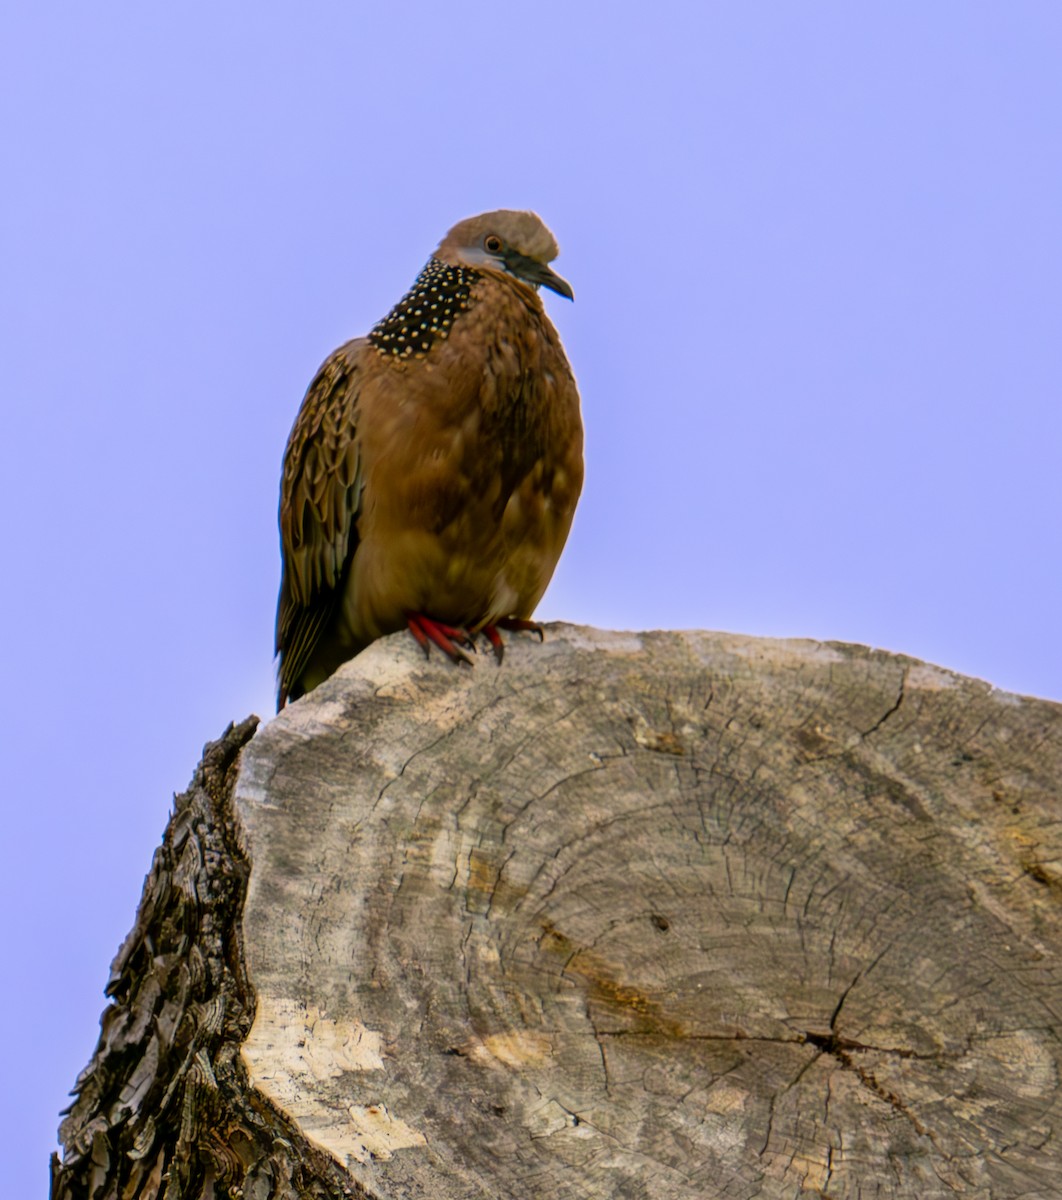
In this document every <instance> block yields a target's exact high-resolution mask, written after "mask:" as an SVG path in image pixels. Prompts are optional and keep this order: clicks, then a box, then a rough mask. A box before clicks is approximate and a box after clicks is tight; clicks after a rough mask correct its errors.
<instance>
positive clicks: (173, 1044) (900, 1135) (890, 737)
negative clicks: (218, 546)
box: [54, 627, 1062, 1200]
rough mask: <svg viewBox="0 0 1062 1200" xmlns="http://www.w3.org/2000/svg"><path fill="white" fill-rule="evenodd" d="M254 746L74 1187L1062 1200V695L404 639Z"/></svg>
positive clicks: (220, 775) (206, 778) (201, 842)
mask: <svg viewBox="0 0 1062 1200" xmlns="http://www.w3.org/2000/svg"><path fill="white" fill-rule="evenodd" d="M250 732H251V727H250V724H249V723H248V724H245V726H243V727H241V728H240V729H239V730H235V731H232V732H230V734H229V735H227V737H226V738H225V739H223V740H222V742H220V743H217V744H215V745H214V746H213V747H211V748H209V749H208V753H207V756H206V758H205V759H204V765H203V767H201V768H200V771H199V773H198V775H197V777H196V780H195V781H194V782H193V787H192V788H191V790H190V791H189V792H188V793H187V794H186V795H185V796H184V797H182V798H181V799H180V800H179V802H178V808H177V811H176V813H175V816H174V819H173V822H172V823H171V827H170V829H169V831H168V832H167V835H166V843H165V844H164V846H163V848H162V850H161V851H160V852H159V856H158V857H157V859H156V863H155V864H154V866H153V868H152V874H151V876H150V877H149V879H148V883H147V887H146V890H145V899H144V902H143V904H142V906H141V911H140V914H139V916H138V919H137V925H136V928H135V929H134V931H133V934H132V935H131V936H130V939H129V940H128V941H127V943H126V946H125V947H123V950H122V952H121V953H120V955H119V958H118V960H117V962H116V964H115V974H114V979H113V980H112V985H111V988H110V992H111V994H112V996H113V997H114V1001H115V1003H114V1006H113V1007H112V1008H111V1009H109V1010H108V1012H107V1013H106V1014H105V1016H104V1021H103V1036H102V1038H101V1044H100V1049H99V1050H98V1052H97V1054H96V1057H95V1058H94V1060H93V1062H92V1064H90V1067H89V1068H88V1069H87V1071H86V1072H85V1073H84V1075H83V1076H82V1078H81V1080H80V1081H79V1087H80V1089H81V1090H80V1097H79V1099H78V1100H77V1102H76V1104H75V1106H74V1108H73V1111H72V1112H71V1114H70V1116H69V1117H68V1118H67V1120H66V1121H65V1122H64V1125H63V1130H62V1139H63V1144H64V1148H65V1153H64V1161H63V1165H62V1166H61V1167H60V1166H58V1165H57V1166H56V1167H55V1176H54V1178H55V1194H56V1195H57V1196H59V1197H64V1198H65V1197H71V1198H73V1197H87V1196H96V1195H99V1196H108V1197H109V1196H115V1197H118V1196H121V1197H123V1200H131V1198H132V1197H140V1196H149V1197H153V1196H155V1195H160V1196H161V1195H166V1196H170V1197H174V1196H196V1197H199V1196H203V1197H208V1196H219V1197H220V1196H229V1195H234V1194H235V1188H236V1187H237V1186H238V1185H239V1186H242V1187H243V1194H244V1195H246V1196H259V1195H260V1196H278V1197H288V1196H295V1195H319V1196H333V1195H341V1194H343V1192H344V1189H345V1190H346V1191H347V1192H348V1194H349V1193H353V1194H355V1195H366V1196H370V1197H380V1198H381V1200H382V1198H383V1197H388V1198H392V1197H394V1198H397V1197H423V1198H431V1200H450V1198H457V1197H461V1198H469V1200H470V1198H472V1197H488V1196H489V1197H497V1196H502V1197H515V1198H520V1200H522V1198H524V1197H527V1198H532V1197H558V1198H561V1197H564V1198H566V1197H572V1198H575V1197H579V1198H587V1197H602V1198H604V1197H632V1198H633V1197H645V1198H653V1200H678V1198H680V1197H681V1198H687V1197H689V1198H692V1197H698V1198H700V1197H735V1198H749V1200H751V1198H753V1197H764V1198H773V1197H778V1198H782V1197H796V1196H801V1195H812V1196H814V1195H818V1196H823V1197H834V1198H836V1200H840V1198H842V1197H881V1198H885V1197H889V1198H892V1197H895V1198H900V1197H903V1198H912V1200H913V1198H916V1197H917V1198H919V1200H934V1198H936V1197H945V1196H946V1197H953V1196H956V1195H961V1196H970V1197H984V1198H985V1200H1017V1198H1018V1197H1022V1198H1023V1200H1035V1198H1044V1200H1046V1198H1048V1197H1058V1196H1059V1195H1060V1194H1062V1185H1060V1183H1059V1179H1060V1178H1062V1145H1060V1139H1059V1134H1060V1132H1062V1089H1060V1086H1059V1082H1060V1080H1059V1076H1060V1069H1062V922H1060V917H1062V805H1060V803H1059V801H1060V797H1059V790H1060V783H1059V781H1060V779H1062V708H1060V707H1059V706H1058V705H1053V704H1049V703H1047V702H1044V701H1037V700H1029V699H1021V698H1018V697H1015V696H1011V695H1007V694H1004V693H1000V692H997V691H993V690H992V689H991V688H989V687H988V686H987V685H985V684H982V683H979V682H977V681H974V680H970V679H964V678H962V677H959V676H956V675H953V674H950V673H949V672H946V671H942V670H940V669H938V668H935V667H930V666H927V665H925V664H922V663H918V662H915V661H913V660H911V659H906V658H902V657H898V656H894V655H888V654H884V653H878V652H872V651H869V650H867V649H865V648H862V647H854V646H842V645H834V644H825V645H824V644H817V643H809V642H769V641H762V640H754V639H747V638H737V637H728V636H723V635H709V634H702V633H690V634H678V633H657V634H645V635H638V636H635V635H620V634H602V633H597V632H594V631H590V630H578V629H573V628H570V627H556V628H554V629H551V630H550V636H549V639H548V640H547V642H546V644H545V645H544V646H541V647H540V646H537V645H534V644H529V643H528V642H526V641H523V640H520V639H514V641H513V642H512V643H510V647H509V651H508V654H507V657H506V662H505V664H504V666H503V667H502V668H501V669H498V668H496V667H495V666H494V664H493V662H492V661H491V660H490V659H487V658H484V659H483V660H482V661H481V662H480V663H479V664H478V666H477V667H476V669H475V670H472V671H468V670H457V669H455V668H452V667H450V666H449V665H448V664H444V663H442V662H440V661H438V660H437V659H433V660H432V661H431V662H425V661H424V659H423V658H422V657H420V656H419V652H418V651H417V650H416V649H415V647H413V646H412V644H411V643H410V642H409V641H408V640H407V639H404V638H401V637H396V638H391V639H387V640H386V641H384V642H381V643H377V644H376V645H374V646H372V647H370V649H369V650H368V651H366V652H365V653H364V654H363V655H361V656H359V658H358V659H357V660H356V661H355V662H354V663H353V664H351V665H350V666H348V667H346V668H344V669H343V670H342V671H341V672H340V673H339V674H338V675H337V676H336V677H334V678H333V679H332V680H331V681H329V682H328V683H327V684H325V685H323V686H322V687H320V688H318V689H317V690H316V691H315V692H313V693H312V694H311V695H310V696H309V697H307V698H306V699H305V700H303V701H300V702H299V703H298V704H296V705H294V706H292V707H291V708H289V709H288V710H286V711H285V713H284V714H282V715H281V716H280V717H279V718H278V719H277V720H275V721H272V722H270V723H269V724H268V725H266V726H265V727H264V728H263V729H261V730H260V731H259V732H258V734H257V735H256V736H255V737H254V738H253V740H251V741H250V743H249V744H248V745H246V746H245V747H244V749H243V751H242V765H241V766H240V769H239V774H238V776H237V777H236V778H235V782H233V777H234V765H233V764H234V762H235V756H236V755H237V753H239V750H240V746H241V745H243V743H244V742H246V741H247V738H248V737H249V736H250ZM230 789H232V790H230ZM237 837H238V839H239V847H240V848H239V849H238V848H237V843H236V842H235V841H234V838H237ZM248 863H249V864H250V868H251V869H250V878H249V884H248V887H247V895H246V901H245V903H244V904H243V925H242V930H243V935H242V943H241V937H240V933H239V925H238V923H237V916H238V912H239V908H240V905H241V902H242V899H243V898H242V886H243V879H244V877H245V874H246V871H247V866H246V864H248ZM252 1013H253V1014H254V1022H253V1027H251V1028H250V1029H249V1028H248V1027H249V1025H250V1021H251V1016H252Z"/></svg>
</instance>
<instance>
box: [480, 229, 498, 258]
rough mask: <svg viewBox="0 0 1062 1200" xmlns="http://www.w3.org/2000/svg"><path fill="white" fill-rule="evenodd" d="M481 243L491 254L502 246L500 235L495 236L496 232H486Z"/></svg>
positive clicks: (495, 252)
mask: <svg viewBox="0 0 1062 1200" xmlns="http://www.w3.org/2000/svg"><path fill="white" fill-rule="evenodd" d="M483 245H484V248H485V249H486V250H488V251H489V252H490V253H491V254H497V253H498V251H499V250H500V249H501V248H502V240H501V238H500V237H498V236H497V234H494V233H488V234H487V236H486V237H485V238H484V239H483Z"/></svg>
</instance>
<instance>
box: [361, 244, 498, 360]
mask: <svg viewBox="0 0 1062 1200" xmlns="http://www.w3.org/2000/svg"><path fill="white" fill-rule="evenodd" d="M478 278H479V272H478V271H473V270H472V269H471V268H470V267H451V266H450V264H449V263H444V262H440V261H439V259H437V258H429V259H428V262H427V265H426V266H425V268H424V270H423V271H421V273H420V274H419V275H418V276H417V278H416V280H415V281H414V283H413V286H412V287H411V288H410V289H409V291H408V292H406V294H405V295H404V296H403V297H402V299H401V300H399V302H398V303H397V304H396V305H395V306H394V308H392V309H391V311H390V312H389V313H388V314H387V316H386V317H384V319H383V320H382V321H378V322H377V323H376V324H375V325H374V326H373V327H372V330H371V331H370V333H369V341H370V342H371V343H372V345H373V346H374V347H375V348H376V351H377V353H378V354H382V355H384V356H385V357H388V358H423V357H424V356H425V355H426V354H427V353H428V351H429V350H430V349H431V348H432V345H433V344H434V343H435V342H436V341H445V340H446V338H448V337H449V336H450V331H451V330H452V329H453V324H454V321H455V320H456V319H457V317H458V314H460V313H462V312H463V311H464V310H465V309H466V308H468V304H469V300H468V297H469V294H470V293H471V291H472V285H473V284H474V283H475V282H476V280H477V279H478Z"/></svg>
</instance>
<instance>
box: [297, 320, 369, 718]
mask: <svg viewBox="0 0 1062 1200" xmlns="http://www.w3.org/2000/svg"><path fill="white" fill-rule="evenodd" d="M366 349H367V345H366V343H365V341H364V339H361V338H359V339H357V340H356V341H353V342H348V343H347V344H346V345H345V346H341V347H340V348H339V349H338V350H336V351H335V353H333V354H332V355H331V356H330V357H329V358H328V359H326V360H325V362H324V364H323V366H322V367H321V369H320V370H319V371H318V372H317V375H316V376H315V378H314V380H313V382H312V383H311V384H310V386H309V389H308V390H307V392H306V397H305V399H304V400H303V402H302V407H301V408H300V409H299V415H298V417H297V418H296V419H295V425H294V427H293V428H292V431H291V436H290V437H289V438H288V445H287V449H286V450H285V452H284V474H283V477H282V479H281V483H280V550H281V558H282V563H283V566H282V574H281V581H280V597H279V599H278V601H277V629H276V652H277V654H279V655H280V667H279V680H278V690H279V694H280V700H281V704H283V701H284V699H285V698H286V697H287V696H288V694H289V693H290V691H291V689H292V687H293V685H294V684H295V683H296V682H297V680H298V679H299V677H300V676H301V675H302V673H303V671H304V670H305V668H306V665H307V663H308V662H309V660H310V656H311V655H312V654H313V652H314V649H315V648H316V646H317V644H318V642H319V641H320V639H321V635H322V633H323V632H324V631H325V629H326V627H327V626H328V623H329V621H330V620H331V618H332V615H333V613H334V612H335V608H336V604H337V603H338V602H339V600H340V599H341V597H342V592H343V584H344V581H345V578H346V574H347V570H348V568H349V566H350V560H351V558H352V557H353V555H354V551H355V550H356V549H357V545H358V533H357V519H358V511H359V509H360V506H361V492H362V486H363V472H362V465H361V454H360V444H359V439H358V433H357V418H358V391H359V386H360V382H361V381H360V379H359V374H360V372H359V365H358V364H359V359H360V357H361V354H363V353H364V352H365V350H366Z"/></svg>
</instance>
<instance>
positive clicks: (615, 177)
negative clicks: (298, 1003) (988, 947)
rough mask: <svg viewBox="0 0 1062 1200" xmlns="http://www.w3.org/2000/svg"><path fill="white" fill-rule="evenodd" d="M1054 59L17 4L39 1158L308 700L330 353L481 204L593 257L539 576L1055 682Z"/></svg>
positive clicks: (29, 986)
mask: <svg viewBox="0 0 1062 1200" xmlns="http://www.w3.org/2000/svg"><path fill="white" fill-rule="evenodd" d="M1060 63H1062V5H1060V4H1059V3H1058V0H1040V2H1035V0H1010V2H1007V3H1001V2H1000V0H933V3H927V2H926V0H863V2H861V3H858V4H853V3H851V2H850V0H836V2H833V3H829V2H824V0H802V2H800V3H797V2H795V0H774V2H773V3H766V2H762V3H747V2H738V0H731V2H729V3H720V2H716V0H700V2H697V3H692V2H691V3H669V2H667V0H660V2H659V3H655V4H633V3H623V2H620V3H615V2H613V3H597V2H581V0H580V2H576V0H565V2H564V3H555V2H553V0H535V2H534V3H519V2H517V3H510V4H504V5H503V4H497V3H467V2H464V3H463V2H461V0H451V3H448V4H445V5H444V4H438V3H432V4H428V3H424V2H422V0H413V2H409V3H403V4H402V5H397V4H384V3H379V4H361V3H356V2H355V0H345V2H343V3H338V2H333V3H314V2H312V0H311V2H309V3H306V4H300V5H292V4H289V3H284V4H281V3H277V2H274V0H266V2H262V0H258V2H256V3H255V4H253V5H252V4H248V3H231V4H218V3H211V4H207V3H202V2H198V0H197V2H191V3H182V4H180V5H173V4H170V5H160V4H151V5H145V4H133V3H131V2H123V3H107V2H105V0H102V2H101V3H96V4H80V5H75V4H73V3H57V4H54V5H31V4H22V5H15V4H12V5H8V6H6V7H5V9H4V12H3V15H2V16H0V129H2V133H0V145H2V147H3V156H2V162H3V186H2V187H0V351H2V353H0V370H2V383H3V415H4V425H3V428H4V437H3V440H2V443H0V454H2V456H3V463H4V484H5V492H6V511H7V513H8V519H7V521H6V525H5V532H4V547H5V554H4V562H5V568H4V572H3V587H2V589H0V605H2V613H0V616H2V619H3V628H4V630H5V633H6V661H7V663H8V668H7V670H8V684H7V687H6V688H5V689H4V696H3V702H2V703H3V714H2V721H0V728H2V730H3V735H2V736H3V742H4V754H3V758H4V778H5V791H6V795H5V800H4V827H5V837H4V844H5V846H6V851H5V853H4V871H3V872H2V875H0V878H2V889H3V890H2V893H0V898H2V900H3V904H4V909H5V911H6V913H7V914H8V915H7V929H8V939H7V941H8V944H7V947H6V949H5V953H4V962H5V964H6V966H5V972H7V973H8V974H7V977H6V980H5V986H4V988H3V989H2V993H3V1004H4V1007H5V1017H4V1024H3V1028H4V1029H5V1030H6V1032H7V1037H8V1042H9V1052H8V1065H7V1066H5V1070H4V1072H3V1074H4V1078H5V1081H6V1082H7V1086H6V1087H5V1088H3V1089H0V1105H2V1106H3V1112H2V1114H0V1120H2V1125H0V1127H2V1128H4V1129H5V1132H6V1133H7V1138H8V1145H9V1146H13V1147H15V1149H14V1155H15V1161H14V1162H9V1163H8V1164H6V1166H5V1176H6V1179H7V1183H6V1185H5V1186H7V1187H8V1188H10V1194H11V1195H12V1196H16V1195H17V1196H31V1195H34V1194H37V1195H43V1194H44V1188H45V1186H46V1183H45V1166H46V1161H45V1160H46V1156H47V1153H48V1151H49V1150H50V1149H51V1147H52V1145H53V1141H54V1130H55V1126H56V1123H57V1117H56V1113H57V1110H58V1109H59V1108H60V1107H61V1105H62V1104H63V1103H64V1100H65V1093H66V1091H67V1089H68V1088H69V1087H70V1086H71V1085H72V1084H73V1081H74V1079H75V1077H76V1075H77V1073H78V1071H79V1070H80V1069H81V1067H82V1066H84V1064H85V1062H86V1061H87V1059H88V1056H89V1053H90V1051H91V1049H92V1047H93V1045H94V1043H95V1039H96V1035H97V1021H98V1017H99V1013H100V1010H101V1008H102V1003H103V999H102V987H103V984H104V981H105V979H106V975H107V968H108V964H109V962H110V959H111V957H112V955H113V954H114V952H115V950H116V949H117V947H118V944H119V943H120V941H121V939H122V937H123V936H124V935H125V933H126V931H127V930H128V929H129V927H130V925H131V923H132V919H133V914H134V911H135V906H136V903H137V900H138V898H139V895H140V889H141V884H142V879H143V876H144V874H145V872H146V871H147V869H148V867H149V864H150V860H151V855H152V852H153V850H154V848H155V846H156V845H157V844H158V841H159V837H160V835H161V832H162V829H163V827H164V825H165V822H166V817H167V812H168V808H169V801H170V794H171V793H172V792H173V791H175V790H181V789H182V788H183V787H184V786H185V784H186V782H187V780H188V778H189V776H190V774H191V771H192V769H193V767H194V765H195V763H196V761H197V759H198V756H199V752H200V748H201V746H202V744H203V743H204V742H205V741H207V740H208V739H211V738H214V737H216V736H217V735H218V734H219V733H220V732H221V730H222V729H223V728H224V726H225V724H226V723H227V722H228V721H229V720H231V719H234V718H241V717H243V716H245V715H246V714H247V713H248V712H251V711H255V712H258V713H259V714H260V715H262V716H263V717H267V716H268V715H269V714H270V713H271V711H272V697H273V666H272V661H271V649H272V632H273V630H272V625H273V615H274V604H275V598H276V586H277V579H278V552H277V538H276V496H277V482H278V478H279V466H280V458H281V454H282V450H283V446H284V441H285V438H286V436H287V432H288V429H289V427H290V425H291V422H292V419H293V418H294V415H295V412H296V409H297V407H298V404H299V401H300V399H301V396H302V393H303V391H304V389H305V387H306V385H307V383H308V382H309V380H310V377H311V376H312V374H313V372H314V370H315V369H316V367H317V365H318V364H319V362H320V361H321V360H322V359H323V358H324V356H325V355H326V354H327V353H328V352H329V351H331V350H332V349H333V347H334V346H335V345H337V344H338V343H339V342H340V341H342V340H345V339H346V338H348V337H350V336H353V335H356V334H359V333H364V332H366V331H367V330H368V328H369V327H370V326H371V325H372V323H373V322H374V321H375V320H376V319H377V318H379V317H380V316H382V315H383V314H384V313H385V312H386V311H387V309H388V308H389V307H390V306H391V304H392V303H393V302H394V301H395V300H397V299H398V298H399V296H400V295H401V294H402V293H403V292H404V291H405V289H406V288H407V286H408V285H409V284H410V282H411V281H412V279H413V277H414V276H415V275H416V273H417V271H418V270H419V268H420V267H421V266H422V264H423V263H424V261H425V259H426V258H427V257H428V255H429V254H430V252H431V251H432V249H433V248H434V247H435V245H436V243H437V242H438V240H439V238H440V237H441V236H442V235H443V234H444V233H445V231H446V229H447V228H448V227H449V226H450V225H451V224H453V223H454V222H455V221H456V220H458V219H459V218H461V217H465V216H468V215H471V214H473V213H476V212H480V211H483V210H486V209H490V208H497V207H513V208H533V209H535V210H537V211H538V212H539V213H541V214H542V216H543V217H544V218H545V220H546V221H547V223H548V224H549V225H550V226H551V228H552V229H553V230H554V232H555V233H556V234H557V237H558V239H559V241H560V243H561V250H562V253H561V258H560V259H559V260H558V262H557V264H556V265H557V267H558V269H559V271H560V272H561V273H562V274H563V275H564V276H565V277H566V278H568V279H569V280H570V281H571V282H572V284H573V286H574V288H575V295H576V301H575V303H574V304H573V305H569V304H567V303H566V302H565V301H563V300H562V299H560V298H559V297H556V296H553V295H547V296H546V303H547V306H548V308H549V310H550V312H551V314H552V315H553V317H554V319H555V322H556V324H557V325H558V327H559V329H560V331H561V335H562V337H563V339H564V341H565V344H566V346H567V349H568V352H569V355H570V358H571V360H572V362H573V364H574V367H575V370H576V374H577V376H578V378H579V381H580V385H581V389H582V393H583V401H584V416H585V421H586V426H587V480H586V489H585V493H584V499H583V501H582V504H581V507H580V509H579V513H578V516H577V518H576V522H575V527H574V530H573V533H572V536H571V539H570V541H569V544H568V548H567V551H566V554H565V557H564V559H563V560H562V564H561V567H560V569H559V571H558V574H557V577H556V579H555V582H554V585H553V587H552V589H551V590H550V592H549V594H548V595H547V597H546V599H545V601H544V603H543V605H542V607H541V609H540V615H541V616H543V617H545V618H549V619H552V618H564V619H568V620H572V621H578V622H585V623H589V624H593V625H598V626H604V627H614V628H637V629H645V628H659V627H697V628H707V629H721V630H729V631H735V632H742V633H749V634H758V635H765V636H771V637H780V636H784V637H788V636H799V637H812V638H820V639H840V640H844V641H856V642H864V643H869V644H871V645H876V646H881V647H884V648H886V649H889V650H896V651H903V652H905V653H908V654H911V655H915V656H917V657H920V658H925V659H928V660H930V661H933V662H936V663H939V664H942V665H944V666H947V667H950V668H953V669H955V670H958V671H962V672H966V673H969V674H973V675H977V676H980V677H982V678H985V679H987V680H989V681H991V682H992V683H994V684H997V685H998V686H1000V687H1003V688H1007V689H1010V690H1014V691H1018V692H1024V693H1033V694H1038V695H1042V696H1048V697H1052V698H1055V699H1062V644H1060V639H1059V635H1058V613H1059V609H1060V601H1062V595H1060V592H1062V583H1060V580H1062V568H1060V564H1059V522H1060V516H1062V471H1060V469H1059V446H1060V434H1062V415H1060V411H1062V410H1060V404H1059V399H1060V395H1062V336H1060V333H1062V237H1060V229H1062V69H1060V65H1059V64H1060ZM442 669H446V668H445V667H444V665H443V664H441V663H440V670H442ZM12 1085H14V1086H12Z"/></svg>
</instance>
